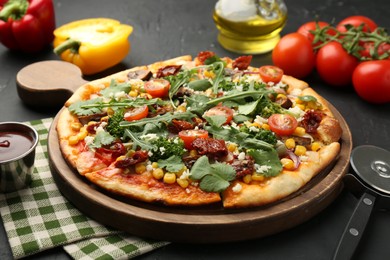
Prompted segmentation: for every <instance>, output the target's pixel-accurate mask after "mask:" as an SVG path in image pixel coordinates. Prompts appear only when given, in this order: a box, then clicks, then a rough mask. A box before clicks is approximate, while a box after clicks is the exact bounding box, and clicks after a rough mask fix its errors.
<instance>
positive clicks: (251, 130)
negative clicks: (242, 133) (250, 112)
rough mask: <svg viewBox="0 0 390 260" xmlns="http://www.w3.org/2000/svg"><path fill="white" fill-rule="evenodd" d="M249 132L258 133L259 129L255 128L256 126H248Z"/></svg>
mask: <svg viewBox="0 0 390 260" xmlns="http://www.w3.org/2000/svg"><path fill="white" fill-rule="evenodd" d="M249 131H250V132H260V129H259V128H257V127H256V126H250V127H249Z"/></svg>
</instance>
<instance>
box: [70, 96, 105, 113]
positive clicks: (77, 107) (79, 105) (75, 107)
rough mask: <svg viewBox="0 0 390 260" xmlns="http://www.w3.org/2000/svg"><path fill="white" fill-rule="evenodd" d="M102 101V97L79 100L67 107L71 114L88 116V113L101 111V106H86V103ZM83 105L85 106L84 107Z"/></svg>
mask: <svg viewBox="0 0 390 260" xmlns="http://www.w3.org/2000/svg"><path fill="white" fill-rule="evenodd" d="M102 102H103V99H102V98H94V99H89V100H81V101H78V102H75V103H73V104H71V105H70V106H69V108H68V109H69V111H70V112H71V113H72V114H76V115H79V116H89V115H93V114H98V113H101V112H102V108H101V107H100V106H92V107H88V105H92V104H100V103H102ZM85 106H87V107H86V108H85Z"/></svg>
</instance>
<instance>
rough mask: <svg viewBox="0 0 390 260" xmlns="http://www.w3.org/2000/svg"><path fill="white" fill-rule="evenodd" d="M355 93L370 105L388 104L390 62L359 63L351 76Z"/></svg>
mask: <svg viewBox="0 0 390 260" xmlns="http://www.w3.org/2000/svg"><path fill="white" fill-rule="evenodd" d="M352 81H353V87H354V88H355V91H356V93H357V94H358V95H359V96H360V97H361V98H362V99H364V100H366V101H368V102H370V103H376V104H383V103H387V102H390V60H373V61H364V62H362V63H360V64H359V65H358V66H357V67H356V68H355V70H354V72H353V75H352Z"/></svg>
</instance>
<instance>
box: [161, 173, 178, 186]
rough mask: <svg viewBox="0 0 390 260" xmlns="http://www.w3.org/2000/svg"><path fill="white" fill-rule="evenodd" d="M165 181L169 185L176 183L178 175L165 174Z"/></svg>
mask: <svg viewBox="0 0 390 260" xmlns="http://www.w3.org/2000/svg"><path fill="white" fill-rule="evenodd" d="M163 181H164V182H165V183H167V184H172V183H175V182H176V174H174V173H173V172H167V173H165V174H164V179H163Z"/></svg>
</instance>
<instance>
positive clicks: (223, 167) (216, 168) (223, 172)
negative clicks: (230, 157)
mask: <svg viewBox="0 0 390 260" xmlns="http://www.w3.org/2000/svg"><path fill="white" fill-rule="evenodd" d="M235 177H236V171H235V170H234V168H233V167H232V166H231V165H228V164H224V163H215V164H210V162H209V159H208V158H207V156H205V155H203V156H202V157H200V158H199V159H198V160H197V161H196V162H195V163H194V165H193V167H192V168H191V171H190V178H191V179H193V180H199V187H200V188H201V189H202V190H203V191H206V192H222V191H224V190H225V189H226V188H227V187H229V185H230V182H229V181H232V180H234V179H235Z"/></svg>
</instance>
